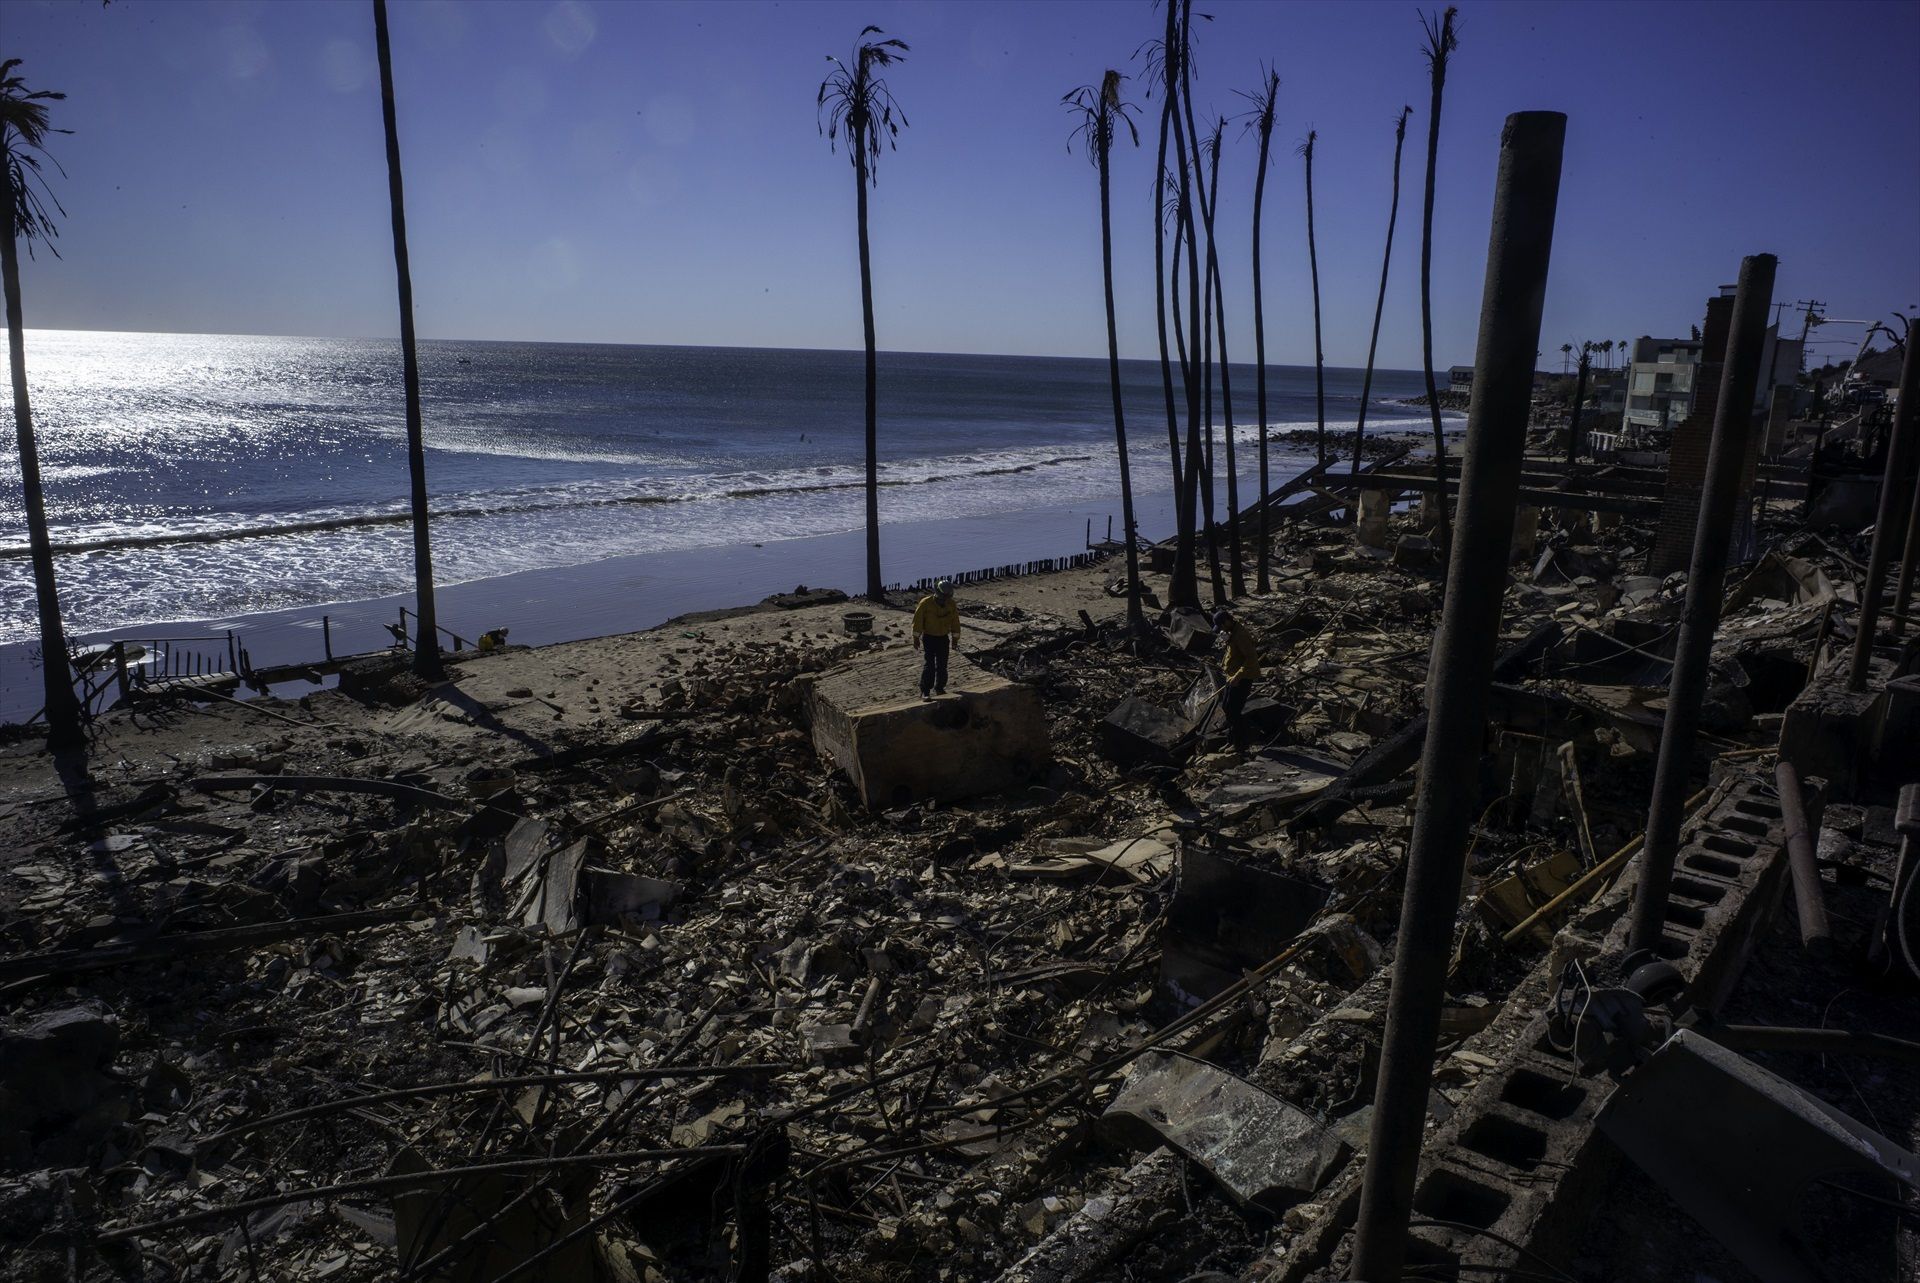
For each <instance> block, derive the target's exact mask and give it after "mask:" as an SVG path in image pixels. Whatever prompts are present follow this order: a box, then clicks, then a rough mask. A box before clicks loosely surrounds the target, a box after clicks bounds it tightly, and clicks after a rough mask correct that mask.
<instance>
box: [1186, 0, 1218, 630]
mask: <svg viewBox="0 0 1920 1283" xmlns="http://www.w3.org/2000/svg"><path fill="white" fill-rule="evenodd" d="M1200 16H1201V17H1202V18H1205V19H1206V20H1207V21H1209V22H1210V21H1212V15H1211V14H1202V15H1200ZM1180 46H1181V57H1180V109H1181V111H1182V112H1183V113H1184V116H1185V120H1186V126H1187V132H1186V137H1187V141H1188V144H1189V146H1188V148H1187V160H1188V163H1189V166H1190V167H1191V169H1192V170H1193V190H1194V195H1195V196H1196V197H1197V200H1198V205H1199V210H1200V220H1201V222H1202V223H1203V224H1204V225H1205V226H1206V230H1207V264H1208V274H1207V276H1206V277H1202V276H1201V275H1200V272H1199V268H1198V264H1197V263H1189V264H1188V266H1189V267H1191V268H1193V269H1194V270H1193V271H1191V272H1190V273H1189V275H1190V276H1191V277H1192V280H1193V293H1192V296H1191V303H1192V304H1193V305H1195V306H1197V307H1198V308H1199V309H1200V311H1201V313H1202V315H1204V316H1205V318H1206V321H1205V324H1204V325H1203V324H1202V322H1201V317H1200V316H1191V315H1190V316H1189V318H1188V319H1189V320H1190V321H1191V322H1192V329H1191V330H1190V331H1189V335H1190V336H1193V337H1194V338H1195V341H1197V342H1199V343H1200V351H1199V352H1198V353H1197V354H1196V358H1197V362H1198V365H1199V370H1200V380H1199V382H1200V388H1199V393H1200V401H1201V404H1202V406H1203V407H1204V413H1205V416H1206V417H1205V425H1206V426H1205V429H1204V431H1205V434H1206V438H1205V439H1206V449H1205V456H1206V464H1205V467H1206V471H1205V473H1204V475H1203V476H1202V478H1201V487H1202V488H1201V492H1200V493H1201V497H1202V507H1203V515H1204V516H1205V518H1206V529H1207V575H1208V578H1209V580H1210V581H1211V584H1212V588H1213V600H1214V602H1215V603H1216V604H1217V603H1219V602H1223V601H1225V600H1226V597H1227V585H1226V581H1225V580H1224V579H1223V578H1222V577H1221V574H1220V540H1219V530H1218V528H1217V527H1216V526H1215V524H1214V509H1213V343H1212V328H1213V326H1212V318H1213V313H1212V311H1211V309H1209V308H1208V306H1207V302H1206V300H1207V298H1208V293H1207V286H1206V282H1208V281H1210V280H1211V278H1212V274H1213V270H1212V269H1213V266H1214V263H1215V260H1214V256H1213V201H1212V198H1211V197H1210V196H1209V195H1208V194H1207V183H1206V175H1205V173H1204V172H1203V171H1202V169H1201V163H1202V162H1201V151H1202V146H1201V141H1200V127H1199V126H1198V125H1197V124H1195V123H1194V120H1195V118H1194V114H1193V0H1182V3H1181V6H1180ZM1187 208H1188V211H1189V213H1188V219H1189V225H1188V227H1187V249H1188V252H1189V253H1190V254H1193V255H1195V256H1196V257H1197V255H1198V252H1199V242H1200V238H1199V235H1198V233H1197V232H1196V230H1195V229H1194V227H1193V226H1192V225H1191V219H1192V212H1191V211H1192V209H1193V208H1194V204H1193V202H1189V203H1188V206H1187ZM1203 331H1204V333H1203Z"/></svg>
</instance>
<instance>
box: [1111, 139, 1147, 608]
mask: <svg viewBox="0 0 1920 1283" xmlns="http://www.w3.org/2000/svg"><path fill="white" fill-rule="evenodd" d="M1110 133H1111V130H1110V129H1102V130H1101V131H1100V270H1101V275H1102V276H1103V277H1104V278H1105V282H1106V289H1107V382H1108V383H1109V384H1111V385H1112V387H1113V436H1114V441H1115V444H1116V445H1117V446H1118V447H1119V450H1120V526H1121V528H1122V529H1123V530H1124V531H1125V532H1126V533H1125V539H1126V542H1127V627H1128V629H1130V630H1131V631H1133V632H1135V633H1138V632H1140V631H1142V630H1143V629H1144V628H1145V627H1146V618H1145V616H1143V615H1142V614H1141V611H1140V548H1139V544H1138V542H1137V541H1136V540H1135V539H1134V524H1133V473H1132V469H1131V467H1130V465H1129V464H1128V462H1127V419H1126V413H1125V411H1124V410H1123V409H1122V408H1121V403H1120V330H1119V326H1118V324H1117V322H1116V321H1115V318H1114V312H1113V205H1112V200H1111V193H1110V190H1109V187H1108V179H1107V153H1108V150H1109V142H1110V139H1109V138H1108V137H1107V135H1108V134H1110Z"/></svg>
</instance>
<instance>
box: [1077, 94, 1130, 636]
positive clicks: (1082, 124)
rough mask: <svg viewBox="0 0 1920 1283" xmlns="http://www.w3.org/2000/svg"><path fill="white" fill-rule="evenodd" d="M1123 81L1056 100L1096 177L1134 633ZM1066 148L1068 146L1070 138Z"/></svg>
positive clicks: (1109, 375)
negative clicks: (1121, 288)
mask: <svg viewBox="0 0 1920 1283" xmlns="http://www.w3.org/2000/svg"><path fill="white" fill-rule="evenodd" d="M1122 79H1124V77H1122V76H1121V74H1120V73H1119V72H1117V71H1114V70H1112V69H1109V70H1108V71H1107V74H1106V76H1105V77H1104V78H1103V79H1102V80H1101V82H1100V87H1099V88H1098V89H1095V88H1094V87H1093V86H1092V85H1082V86H1080V88H1078V89H1076V90H1074V91H1073V92H1072V93H1070V94H1068V95H1067V96H1066V97H1065V98H1063V99H1061V101H1062V102H1064V103H1066V105H1067V106H1068V107H1069V108H1070V109H1071V110H1072V111H1073V113H1074V115H1075V116H1076V117H1077V118H1078V120H1079V124H1078V125H1076V126H1075V127H1074V131H1073V135H1072V137H1073V138H1084V139H1085V140H1086V143H1087V152H1088V156H1089V158H1090V159H1091V160H1092V161H1093V163H1094V167H1095V168H1096V169H1098V170H1099V171H1100V270H1101V275H1102V278H1103V279H1104V281H1105V284H1106V297H1107V381H1108V383H1109V384H1111V385H1112V389H1113V435H1114V440H1115V443H1116V444H1117V446H1118V447H1119V451H1120V524H1121V526H1122V528H1123V529H1124V530H1125V532H1126V535H1125V538H1126V544H1127V627H1128V628H1129V629H1131V630H1132V631H1133V632H1135V633H1138V632H1140V631H1142V630H1144V629H1145V627H1146V618H1145V616H1143V615H1142V614H1141V611H1140V548H1139V544H1138V543H1137V541H1136V540H1135V538H1134V523H1133V474H1132V471H1131V469H1130V467H1129V465H1128V462H1127V419H1126V412H1125V411H1124V409H1123V408H1122V406H1121V399H1120V332H1119V328H1118V326H1117V325H1116V323H1115V319H1114V311H1113V203H1112V198H1111V192H1112V184H1111V180H1110V168H1111V167H1110V164H1109V161H1110V158H1111V155H1112V152H1113V136H1114V132H1115V131H1116V129H1117V128H1118V127H1119V126H1120V125H1125V126H1126V127H1127V132H1128V133H1129V134H1130V135H1132V137H1133V143H1134V146H1136V147H1137V146H1139V145H1140V131H1139V130H1138V129H1136V128H1134V124H1133V119H1132V117H1130V116H1129V115H1128V114H1127V112H1128V111H1129V110H1130V107H1129V104H1127V103H1125V102H1122V101H1121V99H1120V82H1121V80H1122ZM1068 146H1069V147H1071V146H1072V141H1071V138H1070V139H1069V141H1068Z"/></svg>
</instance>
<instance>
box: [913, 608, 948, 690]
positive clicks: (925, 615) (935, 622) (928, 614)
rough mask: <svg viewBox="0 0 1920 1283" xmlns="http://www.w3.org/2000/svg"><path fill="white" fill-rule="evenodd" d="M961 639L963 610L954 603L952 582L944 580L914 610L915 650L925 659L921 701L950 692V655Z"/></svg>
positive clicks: (922, 666) (921, 683)
mask: <svg viewBox="0 0 1920 1283" xmlns="http://www.w3.org/2000/svg"><path fill="white" fill-rule="evenodd" d="M959 637H960V607H958V606H956V605H954V602H953V581H952V580H950V579H942V580H941V581H940V582H939V583H937V584H935V585H934V586H933V595H932V596H930V597H922V598H921V599H920V604H919V605H918V606H915V607H914V608H913V645H914V649H916V650H918V651H920V652H921V653H922V654H924V655H925V656H926V661H925V662H924V663H922V664H921V665H920V698H921V699H932V698H933V697H934V696H935V695H944V694H946V693H947V655H948V654H949V652H951V651H952V649H953V644H954V642H956V641H958V640H959Z"/></svg>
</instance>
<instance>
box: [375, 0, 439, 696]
mask: <svg viewBox="0 0 1920 1283" xmlns="http://www.w3.org/2000/svg"><path fill="white" fill-rule="evenodd" d="M373 39H374V45H375V46H376V48H377V49H378V51H379V56H380V113H381V115H382V116H383V117H384V119H385V122H386V132H387V196H388V203H389V204H390V205H391V207H392V210H393V268H394V275H395V276H396V277H397V278H398V280H399V286H400V365H401V375H402V378H403V380H404V382H405V384H406V399H407V476H408V481H409V485H410V490H411V499H412V506H413V587H414V596H415V601H414V617H415V622H416V623H417V624H418V625H419V632H418V634H417V635H416V636H415V638H414V642H413V671H414V672H415V673H417V674H418V675H420V676H421V677H423V678H425V679H427V680H429V681H433V680H438V679H439V678H441V677H443V676H445V675H446V674H445V670H444V668H443V667H442V665H441V663H440V621H439V616H438V613H437V612H436V611H435V610H434V605H433V548H432V545H431V543H430V541H429V539H428V535H427V457H426V447H425V444H424V442H423V441H422V439H421V431H420V357H419V353H418V352H417V350H416V349H415V346H414V335H413V271H412V269H411V268H410V267H409V266H408V262H407V203H406V195H405V192H404V191H403V190H402V187H401V182H400V131H399V128H398V126H397V125H396V124H395V123H394V110H393V50H392V48H391V47H390V46H389V43H388V40H387V0H373Z"/></svg>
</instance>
